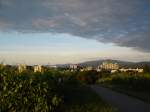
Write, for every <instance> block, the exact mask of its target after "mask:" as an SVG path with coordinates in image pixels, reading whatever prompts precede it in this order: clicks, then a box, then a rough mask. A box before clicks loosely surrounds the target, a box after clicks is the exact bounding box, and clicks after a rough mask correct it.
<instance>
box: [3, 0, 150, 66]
mask: <svg viewBox="0 0 150 112" xmlns="http://www.w3.org/2000/svg"><path fill="white" fill-rule="evenodd" d="M149 42H150V1H149V0H0V61H4V62H5V63H8V64H18V63H26V64H64V63H79V62H84V61H89V60H97V59H117V60H125V61H150V44H149Z"/></svg>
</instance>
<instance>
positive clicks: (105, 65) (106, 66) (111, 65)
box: [98, 62, 119, 70]
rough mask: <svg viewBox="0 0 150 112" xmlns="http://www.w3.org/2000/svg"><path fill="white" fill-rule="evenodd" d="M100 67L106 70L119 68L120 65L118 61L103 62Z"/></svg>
mask: <svg viewBox="0 0 150 112" xmlns="http://www.w3.org/2000/svg"><path fill="white" fill-rule="evenodd" d="M98 68H101V69H106V70H118V69H119V65H118V64H117V63H111V62H103V63H102V64H101V65H100V66H99V67H98Z"/></svg>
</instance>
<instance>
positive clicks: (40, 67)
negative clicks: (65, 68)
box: [34, 65, 42, 72]
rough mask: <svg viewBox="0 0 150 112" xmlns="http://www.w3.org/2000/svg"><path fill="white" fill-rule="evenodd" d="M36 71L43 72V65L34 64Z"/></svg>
mask: <svg viewBox="0 0 150 112" xmlns="http://www.w3.org/2000/svg"><path fill="white" fill-rule="evenodd" d="M34 72H42V66H41V65H36V66H34Z"/></svg>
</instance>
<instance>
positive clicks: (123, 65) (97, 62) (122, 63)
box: [56, 59, 150, 68]
mask: <svg viewBox="0 0 150 112" xmlns="http://www.w3.org/2000/svg"><path fill="white" fill-rule="evenodd" d="M105 61H109V62H112V63H118V64H119V66H120V67H121V68H137V67H138V68H141V67H143V66H144V65H149V66H150V62H129V61H120V60H111V59H107V60H94V61H86V62H82V63H78V65H79V66H81V67H86V66H92V67H97V66H98V65H100V64H102V63H103V62H105ZM69 65H70V64H57V65H56V66H57V67H62V68H65V67H69Z"/></svg>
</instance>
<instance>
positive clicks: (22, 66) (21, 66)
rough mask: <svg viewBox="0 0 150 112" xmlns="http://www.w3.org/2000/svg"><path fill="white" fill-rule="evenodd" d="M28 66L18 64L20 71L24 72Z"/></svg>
mask: <svg viewBox="0 0 150 112" xmlns="http://www.w3.org/2000/svg"><path fill="white" fill-rule="evenodd" d="M26 69H27V67H26V65H25V64H20V65H18V71H19V72H23V71H26Z"/></svg>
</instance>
